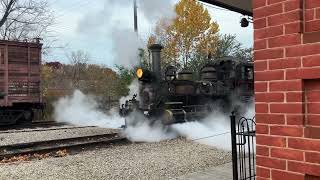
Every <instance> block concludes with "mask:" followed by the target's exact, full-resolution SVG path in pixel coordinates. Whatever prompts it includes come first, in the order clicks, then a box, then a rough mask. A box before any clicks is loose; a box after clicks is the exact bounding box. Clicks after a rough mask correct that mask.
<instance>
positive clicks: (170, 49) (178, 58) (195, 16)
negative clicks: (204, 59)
mask: <svg viewBox="0 0 320 180" xmlns="http://www.w3.org/2000/svg"><path fill="white" fill-rule="evenodd" d="M175 12H176V17H175V18H174V19H173V21H172V22H171V21H170V20H167V19H161V20H160V21H159V22H158V23H157V25H156V28H155V33H154V35H152V36H151V37H150V38H149V43H151V42H159V43H161V44H163V45H164V47H165V48H164V50H163V54H164V55H163V56H164V57H163V59H164V60H165V61H166V62H168V63H175V65H176V66H179V65H180V66H181V64H182V65H183V66H184V67H187V66H188V65H189V63H190V60H192V59H194V58H193V56H195V55H196V54H197V55H201V56H207V55H208V54H209V53H214V50H215V47H216V42H217V32H218V31H219V26H218V24H217V23H216V22H213V21H212V19H211V17H210V15H209V13H208V10H207V9H205V8H204V7H203V6H202V4H200V3H198V2H197V1H196V0H180V2H179V3H178V4H177V5H176V6H175Z"/></svg>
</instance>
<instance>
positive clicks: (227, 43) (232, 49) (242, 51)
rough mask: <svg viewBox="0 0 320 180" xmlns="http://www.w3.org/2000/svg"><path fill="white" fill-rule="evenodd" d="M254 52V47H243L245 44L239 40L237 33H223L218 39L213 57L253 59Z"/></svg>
mask: <svg viewBox="0 0 320 180" xmlns="http://www.w3.org/2000/svg"><path fill="white" fill-rule="evenodd" d="M252 52H253V49H252V48H245V47H243V45H242V44H241V43H240V42H238V41H237V39H236V36H235V35H230V34H229V35H221V36H219V39H218V41H217V47H216V50H215V54H214V55H213V58H214V59H217V58H221V57H225V56H233V57H235V58H237V59H240V60H246V61H252V59H253V57H252V56H253V54H252Z"/></svg>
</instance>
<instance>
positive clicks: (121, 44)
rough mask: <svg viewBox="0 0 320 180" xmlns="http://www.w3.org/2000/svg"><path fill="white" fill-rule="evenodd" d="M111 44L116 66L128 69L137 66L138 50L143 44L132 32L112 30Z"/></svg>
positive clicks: (128, 30)
mask: <svg viewBox="0 0 320 180" xmlns="http://www.w3.org/2000/svg"><path fill="white" fill-rule="evenodd" d="M112 42H113V52H114V58H115V59H116V64H118V65H121V66H124V67H126V68H128V69H132V68H133V67H134V66H136V65H138V64H139V61H138V54H139V48H141V47H143V42H142V40H141V39H139V38H138V35H137V34H136V33H135V32H134V31H133V30H130V29H114V30H113V32H112Z"/></svg>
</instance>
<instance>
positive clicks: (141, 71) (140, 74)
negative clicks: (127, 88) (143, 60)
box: [137, 68, 143, 79]
mask: <svg viewBox="0 0 320 180" xmlns="http://www.w3.org/2000/svg"><path fill="white" fill-rule="evenodd" d="M142 76H143V70H142V69H141V68H139V69H137V77H138V78H139V79H140V78H142Z"/></svg>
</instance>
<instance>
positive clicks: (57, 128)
mask: <svg viewBox="0 0 320 180" xmlns="http://www.w3.org/2000/svg"><path fill="white" fill-rule="evenodd" d="M94 127H96V126H75V127H54V128H52V127H48V128H41V129H35V128H29V129H28V128H26V129H21V130H20V129H11V130H0V134H10V133H23V132H45V131H54V130H69V129H84V128H94ZM36 128H39V127H36Z"/></svg>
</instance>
